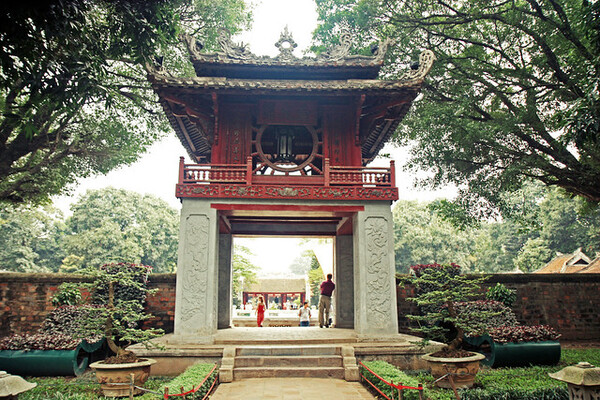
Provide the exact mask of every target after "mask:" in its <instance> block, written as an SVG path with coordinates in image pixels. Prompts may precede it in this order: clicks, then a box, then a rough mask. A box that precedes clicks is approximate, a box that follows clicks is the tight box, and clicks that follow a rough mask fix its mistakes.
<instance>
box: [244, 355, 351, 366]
mask: <svg viewBox="0 0 600 400" xmlns="http://www.w3.org/2000/svg"><path fill="white" fill-rule="evenodd" d="M342 361H343V360H342V357H341V356H339V355H315V356H236V357H235V364H234V368H238V367H239V368H248V367H252V368H262V367H300V368H306V367H342V366H343V362H342Z"/></svg>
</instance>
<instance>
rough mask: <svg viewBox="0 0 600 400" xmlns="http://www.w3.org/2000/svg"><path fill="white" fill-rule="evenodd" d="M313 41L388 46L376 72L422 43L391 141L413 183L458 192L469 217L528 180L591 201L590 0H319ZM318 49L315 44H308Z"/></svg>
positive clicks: (599, 125) (597, 72)
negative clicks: (415, 96)
mask: <svg viewBox="0 0 600 400" xmlns="http://www.w3.org/2000/svg"><path fill="white" fill-rule="evenodd" d="M317 5H318V12H319V17H320V19H321V21H322V23H321V25H320V26H319V27H318V29H317V30H316V35H315V36H316V38H317V39H318V40H321V41H322V42H326V43H327V42H335V41H337V40H338V36H339V35H340V33H341V31H342V30H343V29H345V28H350V29H353V30H354V31H355V32H358V33H357V34H355V35H353V36H352V37H353V43H354V46H355V47H357V48H368V47H369V46H371V45H372V44H373V42H374V41H375V40H376V39H380V38H383V37H390V38H393V39H395V41H396V45H395V46H394V47H393V48H392V50H391V51H390V53H391V54H390V55H389V57H390V60H389V61H388V62H387V67H386V68H385V70H384V77H386V78H394V77H397V76H398V74H399V72H398V70H399V68H398V67H399V66H400V65H406V64H408V63H409V62H411V61H413V60H415V59H416V56H417V53H418V52H420V51H422V50H423V49H431V50H433V51H434V53H435V56H436V58H437V62H436V63H435V64H434V67H433V70H432V71H431V73H430V75H429V76H428V77H427V78H426V82H425V84H424V87H423V98H422V99H420V100H419V101H415V102H414V104H413V109H412V111H411V112H410V113H409V114H408V116H407V118H406V119H405V121H404V123H403V124H402V125H401V128H400V129H399V130H398V131H397V132H396V136H395V138H394V140H395V142H397V143H399V144H402V145H411V146H412V159H411V161H410V163H409V167H410V168H411V169H414V170H417V169H425V170H428V171H431V172H432V174H431V175H430V176H429V177H428V178H426V179H424V180H422V181H421V183H422V184H429V185H432V186H434V187H435V186H441V185H444V184H447V183H454V184H457V185H458V186H459V187H461V193H460V196H459V198H458V200H457V203H458V204H460V205H461V206H463V207H464V208H465V209H467V210H469V212H470V213H471V215H474V216H476V217H478V218H482V217H486V216H489V215H490V212H491V211H490V210H493V207H495V206H496V205H497V204H498V203H499V201H500V197H501V194H502V193H504V192H510V191H512V190H514V189H516V188H519V187H520V186H521V184H522V183H523V182H524V181H525V180H528V179H535V180H538V181H541V182H543V183H544V184H546V185H549V186H559V187H562V188H563V189H564V190H565V191H566V192H568V193H569V194H571V195H575V196H580V197H582V198H584V199H586V200H588V201H590V202H592V203H595V204H597V203H598V202H599V201H600V134H599V129H600V99H599V96H600V95H599V87H600V85H599V79H600V62H599V61H598V60H600V57H599V55H600V31H599V30H598V26H600V3H599V2H597V1H596V2H590V1H587V0H563V1H560V2H558V1H555V0H515V1H502V0H490V1H485V2H481V1H459V0H449V1H437V2H428V1H425V2H424V1H419V0H372V1H364V0H318V1H317ZM315 49H316V50H317V51H318V50H319V49H320V47H319V46H315Z"/></svg>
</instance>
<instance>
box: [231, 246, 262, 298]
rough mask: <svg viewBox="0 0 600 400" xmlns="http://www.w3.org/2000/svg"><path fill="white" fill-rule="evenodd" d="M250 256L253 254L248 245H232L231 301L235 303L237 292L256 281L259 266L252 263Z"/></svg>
mask: <svg viewBox="0 0 600 400" xmlns="http://www.w3.org/2000/svg"><path fill="white" fill-rule="evenodd" d="M251 256H253V254H252V251H251V250H250V249H249V248H248V247H246V246H242V245H237V244H236V245H234V248H233V260H232V263H231V264H232V269H233V276H232V286H233V288H232V290H233V303H234V304H235V305H239V300H240V299H238V298H237V294H238V293H241V292H242V291H244V290H245V289H246V288H248V287H250V285H252V284H253V283H256V281H257V275H256V272H257V271H258V270H259V267H258V266H256V265H255V264H254V263H252V261H251V260H250V257H251Z"/></svg>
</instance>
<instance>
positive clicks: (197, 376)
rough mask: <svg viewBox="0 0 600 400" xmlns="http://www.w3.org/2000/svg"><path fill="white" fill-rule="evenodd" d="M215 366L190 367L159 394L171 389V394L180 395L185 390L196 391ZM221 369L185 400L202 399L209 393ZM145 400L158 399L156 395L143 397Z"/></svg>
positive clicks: (199, 365) (213, 373)
mask: <svg viewBox="0 0 600 400" xmlns="http://www.w3.org/2000/svg"><path fill="white" fill-rule="evenodd" d="M214 366H215V365H214V364H206V363H197V364H194V365H192V366H190V367H188V368H187V369H186V370H185V371H184V372H183V373H182V374H181V375H179V376H177V377H176V378H174V379H173V380H171V381H169V382H167V383H165V384H164V385H163V386H162V388H160V389H159V392H161V393H164V390H165V388H169V394H178V393H180V391H181V388H183V390H184V392H187V391H189V390H191V389H195V388H196V387H197V386H198V385H199V384H200V382H202V381H203V380H204V378H206V376H207V375H208V374H209V373H210V371H211V370H212V369H213V368H214ZM218 373H219V369H218V368H217V369H215V370H214V371H213V372H212V374H210V377H209V378H208V379H207V380H206V382H204V383H203V384H202V387H201V388H200V389H198V391H197V392H195V393H191V394H189V395H187V396H186V397H185V398H186V399H189V400H196V399H202V398H203V397H204V396H206V394H207V393H208V390H209V389H210V387H211V385H212V384H213V382H214V380H215V379H217V374H218ZM141 399H143V400H149V399H156V395H152V394H146V395H144V396H142V397H141Z"/></svg>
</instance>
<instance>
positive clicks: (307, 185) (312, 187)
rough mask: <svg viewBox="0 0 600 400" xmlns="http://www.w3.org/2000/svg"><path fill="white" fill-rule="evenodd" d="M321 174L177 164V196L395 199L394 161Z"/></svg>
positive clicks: (330, 168) (326, 166) (328, 169)
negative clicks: (257, 171) (267, 171)
mask: <svg viewBox="0 0 600 400" xmlns="http://www.w3.org/2000/svg"><path fill="white" fill-rule="evenodd" d="M323 164H324V165H323V171H322V172H323V174H322V175H298V174H296V175H293V174H285V173H282V174H280V175H260V174H255V173H253V168H252V159H251V158H248V160H247V163H246V164H185V162H184V159H183V157H182V158H181V159H180V163H179V184H178V185H177V196H178V197H231V198H239V197H253V198H257V197H258V198H280V197H299V198H307V199H327V198H331V199H333V198H338V199H343V198H346V199H382V200H383V199H385V200H397V199H398V189H397V188H396V186H395V171H394V161H393V160H392V161H390V167H389V168H381V167H340V166H331V165H330V164H329V159H327V158H326V159H325V162H324V163H323Z"/></svg>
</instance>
